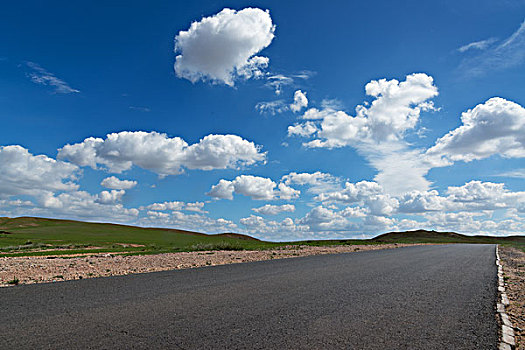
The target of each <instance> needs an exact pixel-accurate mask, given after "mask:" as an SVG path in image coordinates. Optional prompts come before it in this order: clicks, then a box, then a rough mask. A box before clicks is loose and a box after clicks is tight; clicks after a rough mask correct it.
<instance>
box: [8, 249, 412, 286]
mask: <svg viewBox="0 0 525 350" xmlns="http://www.w3.org/2000/svg"><path fill="white" fill-rule="evenodd" d="M411 245H414V244H381V245H360V246H355V245H354V246H333V247H311V246H299V247H298V246H292V247H283V248H281V249H272V250H257V251H252V250H244V251H223V250H221V251H201V252H181V253H165V254H156V255H135V256H120V255H115V256H113V255H111V254H108V253H100V254H92V255H91V256H76V257H70V258H65V257H61V256H54V257H50V256H47V257H3V258H0V286H7V285H9V284H8V282H9V281H12V280H15V279H18V280H19V283H21V284H22V283H23V284H29V283H42V282H54V281H64V280H74V279H80V278H90V277H103V276H115V275H127V274H132V273H145V272H153V271H164V270H173V269H186V268H193V267H201V266H213V265H224V264H234V263H242V262H250V261H260V260H271V259H283V258H293V257H299V256H306V255H320V254H334V253H349V252H357V251H366V250H379V249H388V248H397V247H404V246H411Z"/></svg>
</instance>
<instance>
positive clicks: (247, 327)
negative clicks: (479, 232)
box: [0, 245, 498, 350]
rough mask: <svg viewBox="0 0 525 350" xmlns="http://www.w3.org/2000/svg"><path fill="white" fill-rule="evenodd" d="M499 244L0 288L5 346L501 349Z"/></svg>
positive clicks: (0, 328)
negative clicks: (498, 292)
mask: <svg viewBox="0 0 525 350" xmlns="http://www.w3.org/2000/svg"><path fill="white" fill-rule="evenodd" d="M494 249H495V248H494V246H493V245H446V246H418V247H408V248H398V249H392V250H382V251H371V252H358V253H350V254H337V255H325V256H311V257H304V258H294V259H284V260H272V261H264V262H256V263H246V264H234V265H225V266H215V267H205V268H198V269H188V270H178V271H167V272H157V273H149V274H142V275H130V276H121V277H110V278H96V279H84V280H78V281H70V282H59V283H52V284H40V285H25V286H16V287H10V288H0V348H2V349H77V348H78V349H86V348H91V349H159V348H170V349H440V350H443V349H477V350H481V349H491V350H492V349H496V348H497V339H498V338H497V337H498V334H497V322H496V318H495V303H496V295H497V289H496V281H497V275H496V274H497V269H496V265H495V263H494V261H495V252H494Z"/></svg>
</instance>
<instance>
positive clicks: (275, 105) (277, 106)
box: [255, 100, 290, 115]
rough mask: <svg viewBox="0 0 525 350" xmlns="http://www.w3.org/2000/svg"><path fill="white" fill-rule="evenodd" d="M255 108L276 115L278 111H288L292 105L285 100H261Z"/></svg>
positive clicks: (263, 112) (260, 111) (262, 112)
mask: <svg viewBox="0 0 525 350" xmlns="http://www.w3.org/2000/svg"><path fill="white" fill-rule="evenodd" d="M255 109H256V110H258V111H259V113H261V114H271V115H275V114H278V113H283V112H286V111H288V110H289V109H290V106H288V105H287V104H286V103H285V102H284V100H276V101H265V102H259V103H257V104H256V105H255Z"/></svg>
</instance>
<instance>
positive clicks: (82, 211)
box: [4, 191, 139, 223]
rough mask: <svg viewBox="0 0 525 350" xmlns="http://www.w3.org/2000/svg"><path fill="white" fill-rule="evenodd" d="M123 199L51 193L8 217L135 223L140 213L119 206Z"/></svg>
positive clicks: (9, 213) (102, 195)
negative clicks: (41, 217)
mask: <svg viewBox="0 0 525 350" xmlns="http://www.w3.org/2000/svg"><path fill="white" fill-rule="evenodd" d="M103 192H107V191H103ZM112 192H113V191H112ZM115 192H120V191H115ZM122 192H124V191H122ZM122 195H123V193H122ZM119 196H120V194H116V195H113V194H111V193H108V194H95V195H92V194H90V193H88V192H85V191H71V192H64V193H60V194H58V195H57V194H53V193H51V192H48V193H46V194H44V195H42V196H40V197H39V198H38V202H37V203H36V204H34V205H32V206H29V205H26V206H25V207H24V208H14V207H11V208H8V209H7V210H6V211H4V213H5V214H7V215H9V216H43V217H54V218H68V219H78V220H89V221H93V220H95V221H103V222H120V223H122V222H125V223H131V222H134V221H135V220H136V219H137V217H138V215H139V211H138V210H137V209H135V208H125V207H124V206H123V205H122V204H121V203H118V200H119V199H118V197H119ZM112 199H114V200H112Z"/></svg>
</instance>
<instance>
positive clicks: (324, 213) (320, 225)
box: [297, 206, 349, 231]
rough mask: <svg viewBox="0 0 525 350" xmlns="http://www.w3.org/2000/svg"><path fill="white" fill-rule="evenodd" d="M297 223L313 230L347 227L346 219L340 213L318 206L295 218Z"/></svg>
mask: <svg viewBox="0 0 525 350" xmlns="http://www.w3.org/2000/svg"><path fill="white" fill-rule="evenodd" d="M297 223H298V224H299V225H306V226H308V227H309V229H310V230H313V231H327V230H343V229H348V225H349V222H348V220H347V219H346V218H345V217H344V216H342V215H341V213H339V212H336V211H333V210H330V209H328V208H325V207H323V206H318V207H315V208H313V209H312V210H310V212H308V213H307V214H306V215H305V216H304V217H303V218H301V219H299V220H297Z"/></svg>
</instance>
